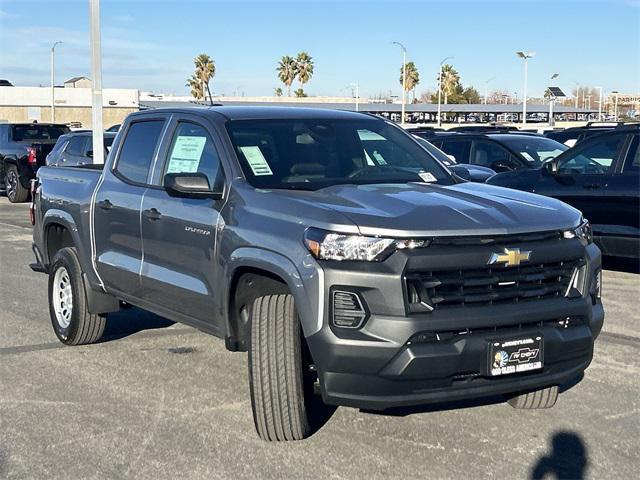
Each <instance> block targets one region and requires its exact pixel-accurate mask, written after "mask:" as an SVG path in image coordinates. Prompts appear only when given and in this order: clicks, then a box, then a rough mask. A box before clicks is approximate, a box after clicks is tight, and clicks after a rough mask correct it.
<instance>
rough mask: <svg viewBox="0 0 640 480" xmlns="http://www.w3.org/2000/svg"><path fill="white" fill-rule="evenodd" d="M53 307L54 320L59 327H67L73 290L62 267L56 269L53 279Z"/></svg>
mask: <svg viewBox="0 0 640 480" xmlns="http://www.w3.org/2000/svg"><path fill="white" fill-rule="evenodd" d="M53 301H54V304H53V309H54V311H55V313H56V321H57V322H58V324H59V325H60V327H61V328H67V327H68V326H69V324H70V323H71V315H72V314H73V291H72V290H71V280H70V279H69V272H67V269H66V268H64V267H60V268H59V269H58V270H56V274H55V277H54V279H53Z"/></svg>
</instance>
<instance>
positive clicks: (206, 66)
mask: <svg viewBox="0 0 640 480" xmlns="http://www.w3.org/2000/svg"><path fill="white" fill-rule="evenodd" d="M193 63H194V64H195V66H196V73H195V76H196V77H198V79H199V80H200V82H201V83H202V92H203V93H204V92H205V91H206V92H207V95H209V101H210V102H212V103H213V98H212V97H211V90H209V82H210V81H211V79H212V78H213V77H214V75H215V74H216V64H215V62H214V61H213V59H212V58H211V57H210V56H209V55H207V54H206V53H201V54H200V55H198V56H197V57H196V58H195V59H194V60H193Z"/></svg>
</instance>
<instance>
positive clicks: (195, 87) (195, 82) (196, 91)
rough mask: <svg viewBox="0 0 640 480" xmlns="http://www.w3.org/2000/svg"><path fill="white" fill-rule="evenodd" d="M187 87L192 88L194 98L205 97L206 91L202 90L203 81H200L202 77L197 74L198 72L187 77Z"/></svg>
mask: <svg viewBox="0 0 640 480" xmlns="http://www.w3.org/2000/svg"><path fill="white" fill-rule="evenodd" d="M185 86H187V87H190V88H191V95H192V96H193V98H195V99H196V100H199V99H201V98H202V97H204V91H203V90H202V82H201V81H200V79H199V78H198V77H197V76H196V74H195V73H194V74H193V75H191V78H188V79H187V83H186V85H185Z"/></svg>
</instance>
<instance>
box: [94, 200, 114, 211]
mask: <svg viewBox="0 0 640 480" xmlns="http://www.w3.org/2000/svg"><path fill="white" fill-rule="evenodd" d="M96 205H98V207H100V208H101V209H102V210H111V209H112V208H113V203H111V202H110V201H109V199H108V198H106V199H104V200H101V201H99V202H98V203H97V204H96Z"/></svg>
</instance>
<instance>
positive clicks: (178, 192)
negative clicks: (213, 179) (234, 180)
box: [164, 172, 223, 198]
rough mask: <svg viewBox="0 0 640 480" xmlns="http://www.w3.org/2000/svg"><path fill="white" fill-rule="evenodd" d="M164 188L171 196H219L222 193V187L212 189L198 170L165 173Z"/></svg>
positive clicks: (207, 180)
mask: <svg viewBox="0 0 640 480" xmlns="http://www.w3.org/2000/svg"><path fill="white" fill-rule="evenodd" d="M220 183H221V184H223V182H220ZM164 188H165V190H166V191H167V192H168V193H169V195H171V196H173V197H195V198H221V197H222V193H223V191H222V190H223V189H222V188H218V189H212V188H211V186H210V185H209V179H208V178H207V176H206V175H205V174H204V173H198V172H196V173H167V174H166V175H165V176H164ZM214 190H219V191H214Z"/></svg>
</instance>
